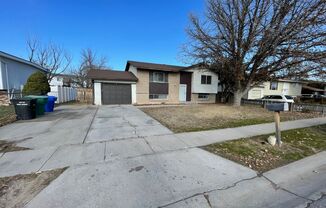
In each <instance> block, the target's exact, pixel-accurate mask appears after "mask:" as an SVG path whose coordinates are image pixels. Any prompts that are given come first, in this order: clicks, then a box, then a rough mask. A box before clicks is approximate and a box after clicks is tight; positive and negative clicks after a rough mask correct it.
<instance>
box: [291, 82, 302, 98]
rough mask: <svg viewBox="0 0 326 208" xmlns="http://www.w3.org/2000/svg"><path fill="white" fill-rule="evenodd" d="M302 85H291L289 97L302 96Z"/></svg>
mask: <svg viewBox="0 0 326 208" xmlns="http://www.w3.org/2000/svg"><path fill="white" fill-rule="evenodd" d="M301 90H302V84H301V83H290V89H289V95H292V96H299V95H301Z"/></svg>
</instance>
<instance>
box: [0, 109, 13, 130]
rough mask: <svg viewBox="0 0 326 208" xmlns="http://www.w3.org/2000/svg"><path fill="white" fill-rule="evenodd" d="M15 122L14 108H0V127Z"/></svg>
mask: <svg viewBox="0 0 326 208" xmlns="http://www.w3.org/2000/svg"><path fill="white" fill-rule="evenodd" d="M14 121H16V114H15V109H14V106H12V105H10V106H0V126H4V125H6V124H8V123H12V122H14Z"/></svg>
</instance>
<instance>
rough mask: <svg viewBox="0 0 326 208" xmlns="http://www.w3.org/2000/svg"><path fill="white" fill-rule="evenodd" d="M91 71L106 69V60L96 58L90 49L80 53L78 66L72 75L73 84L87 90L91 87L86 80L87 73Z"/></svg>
mask: <svg viewBox="0 0 326 208" xmlns="http://www.w3.org/2000/svg"><path fill="white" fill-rule="evenodd" d="M91 69H108V67H107V66H106V58H105V57H104V56H101V57H98V56H97V54H96V53H95V52H94V51H93V50H92V49H90V48H87V49H83V50H82V52H81V60H80V64H79V66H78V67H77V69H76V70H74V71H73V74H74V75H75V76H76V78H75V83H76V84H77V85H78V86H79V87H84V88H89V87H91V86H92V83H91V81H90V80H89V79H88V78H87V73H88V71H89V70H91Z"/></svg>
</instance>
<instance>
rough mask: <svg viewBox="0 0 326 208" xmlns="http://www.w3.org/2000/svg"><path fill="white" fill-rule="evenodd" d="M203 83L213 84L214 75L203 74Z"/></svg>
mask: <svg viewBox="0 0 326 208" xmlns="http://www.w3.org/2000/svg"><path fill="white" fill-rule="evenodd" d="M201 84H208V85H210V84H212V76H207V75H201Z"/></svg>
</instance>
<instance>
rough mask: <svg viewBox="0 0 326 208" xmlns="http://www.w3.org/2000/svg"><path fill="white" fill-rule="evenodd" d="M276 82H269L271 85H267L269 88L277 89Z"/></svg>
mask: <svg viewBox="0 0 326 208" xmlns="http://www.w3.org/2000/svg"><path fill="white" fill-rule="evenodd" d="M277 87H278V82H271V85H270V87H269V89H270V90H277Z"/></svg>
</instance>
